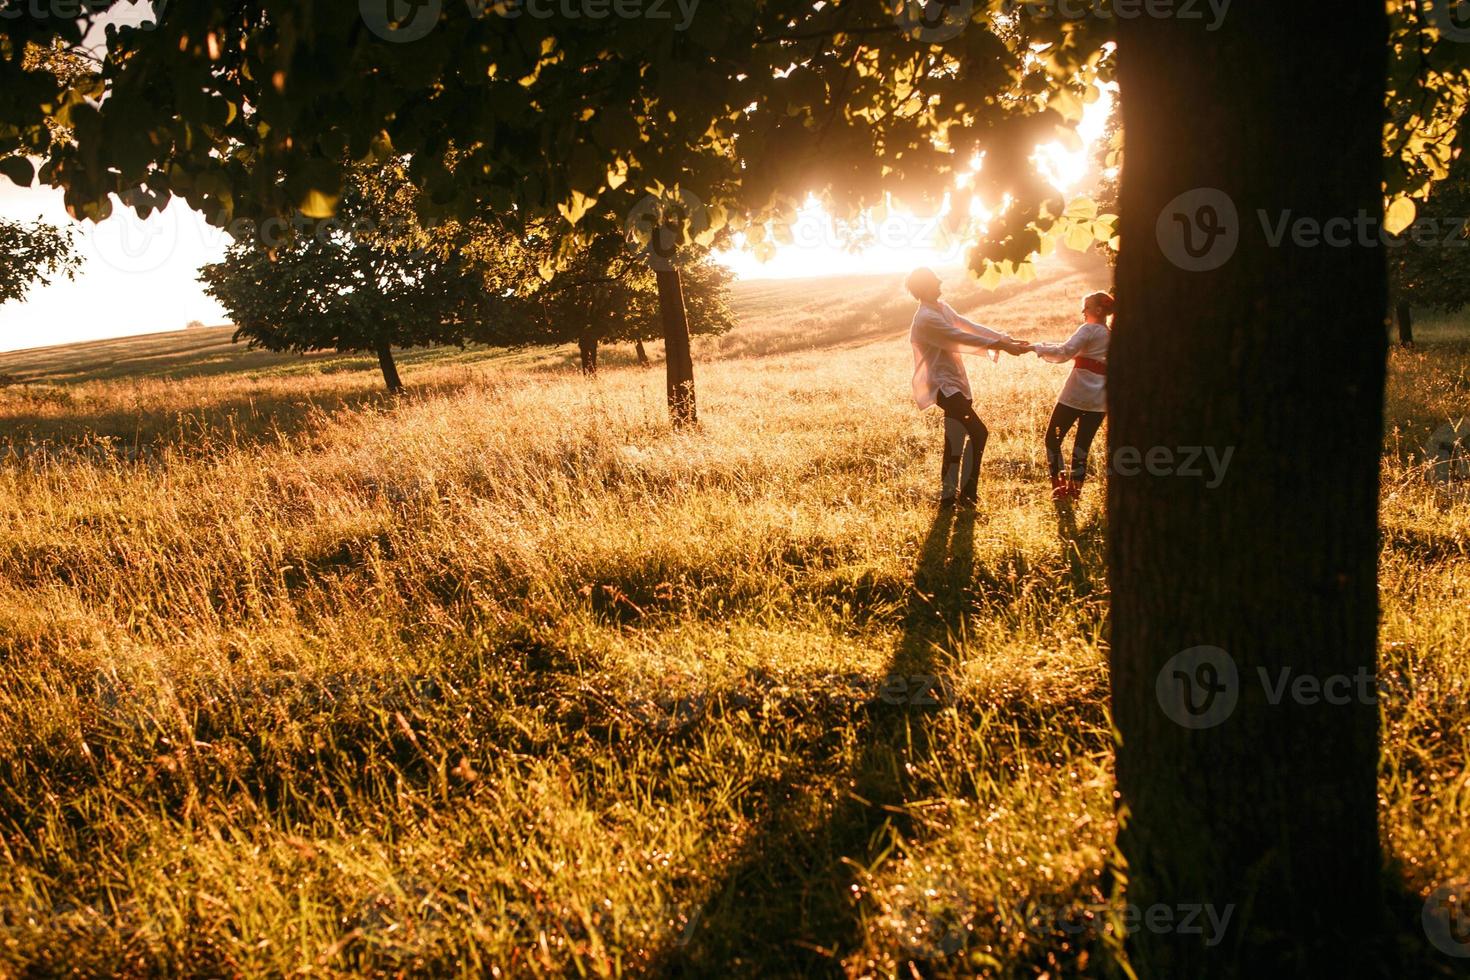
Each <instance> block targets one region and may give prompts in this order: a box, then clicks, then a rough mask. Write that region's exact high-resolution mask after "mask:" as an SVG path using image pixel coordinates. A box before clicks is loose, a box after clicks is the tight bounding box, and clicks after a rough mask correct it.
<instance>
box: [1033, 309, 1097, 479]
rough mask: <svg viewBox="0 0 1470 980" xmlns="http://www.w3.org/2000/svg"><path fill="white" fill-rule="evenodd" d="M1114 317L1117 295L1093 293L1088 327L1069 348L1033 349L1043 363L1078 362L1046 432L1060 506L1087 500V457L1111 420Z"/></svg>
mask: <svg viewBox="0 0 1470 980" xmlns="http://www.w3.org/2000/svg"><path fill="white" fill-rule="evenodd" d="M1112 315H1113V295H1112V294H1111V293H1093V294H1092V295H1091V296H1089V297H1087V299H1086V300H1084V301H1083V303H1082V317H1083V319H1084V320H1085V321H1086V322H1084V323H1083V324H1082V326H1080V327H1078V328H1077V332H1076V333H1074V334H1072V337H1071V339H1070V340H1068V341H1067V342H1066V343H1065V344H1032V345H1031V349H1032V350H1033V351H1035V352H1036V353H1037V355H1038V356H1040V357H1041V359H1042V360H1046V361H1051V362H1053V363H1056V364H1061V363H1063V362H1066V361H1071V362H1072V374H1071V376H1070V377H1068V378H1067V383H1066V385H1065V386H1063V388H1062V394H1061V396H1060V397H1059V398H1058V399H1057V407H1056V409H1055V410H1054V411H1053V412H1052V413H1051V421H1050V422H1049V423H1047V426H1046V465H1047V468H1048V469H1049V470H1050V471H1051V496H1052V499H1053V500H1057V501H1073V500H1077V499H1078V498H1079V497H1081V496H1082V484H1083V483H1084V482H1085V481H1086V480H1087V454H1088V452H1089V451H1090V450H1091V449H1092V440H1093V439H1094V438H1095V437H1096V436H1097V430H1098V429H1099V428H1101V426H1102V424H1103V419H1104V418H1105V417H1106V415H1107V410H1108V402H1107V383H1108V377H1107V375H1108V341H1109V340H1110V339H1111V337H1112V331H1111V329H1110V328H1109V327H1108V318H1109V317H1111V316H1112ZM1074 425H1075V426H1077V440H1076V442H1074V443H1073V444H1072V467H1071V469H1070V470H1067V471H1064V470H1063V468H1062V441H1063V440H1064V439H1065V438H1066V437H1067V432H1068V431H1069V430H1070V429H1071V428H1072V426H1074Z"/></svg>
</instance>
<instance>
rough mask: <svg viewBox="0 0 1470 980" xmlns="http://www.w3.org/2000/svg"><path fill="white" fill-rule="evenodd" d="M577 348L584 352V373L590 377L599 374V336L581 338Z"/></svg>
mask: <svg viewBox="0 0 1470 980" xmlns="http://www.w3.org/2000/svg"><path fill="white" fill-rule="evenodd" d="M577 348H578V349H579V350H580V351H581V354H582V373H583V374H585V375H587V376H588V377H589V378H590V377H595V376H596V374H597V338H596V337H582V338H579V339H578V341H577Z"/></svg>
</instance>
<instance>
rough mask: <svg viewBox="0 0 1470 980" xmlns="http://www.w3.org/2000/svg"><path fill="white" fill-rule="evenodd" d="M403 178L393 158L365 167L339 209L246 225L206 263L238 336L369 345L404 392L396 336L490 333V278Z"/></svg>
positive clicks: (412, 339) (418, 338) (406, 342)
mask: <svg viewBox="0 0 1470 980" xmlns="http://www.w3.org/2000/svg"><path fill="white" fill-rule="evenodd" d="M401 177H402V174H401V171H400V169H399V168H398V166H397V165H396V164H389V165H385V166H384V167H381V168H373V169H371V170H370V171H364V172H361V173H360V174H359V177H358V179H357V180H356V181H355V182H354V184H353V185H352V186H351V187H350V188H349V190H348V191H347V192H346V194H345V195H344V196H343V199H342V202H341V206H340V208H339V210H338V214H337V217H336V218H335V219H332V220H327V221H319V222H310V223H307V224H304V225H303V226H302V227H300V228H297V229H291V230H289V231H290V233H289V234H288V230H287V229H285V228H281V227H280V226H277V227H276V228H274V229H271V228H267V229H265V230H264V232H262V233H258V234H255V235H246V236H243V237H242V238H240V239H238V240H236V241H235V242H234V243H233V244H232V245H231V246H230V248H229V250H228V252H227V253H226V256H225V259H224V261H222V262H218V263H214V264H212V265H208V266H206V267H205V268H204V269H203V271H202V272H201V274H200V279H201V281H203V282H204V283H205V285H206V292H208V293H209V295H211V296H213V297H214V298H215V299H217V300H218V301H219V302H220V304H221V305H222V306H224V307H225V309H226V310H228V311H229V313H230V316H231V318H232V319H233V320H234V323H235V326H236V332H235V339H236V340H237V341H238V340H240V339H241V338H244V339H245V340H247V341H249V343H250V346H252V347H264V348H266V349H268V350H273V351H299V352H303V353H304V352H309V351H319V350H335V351H344V352H349V351H368V352H371V353H373V354H376V355H377V358H378V363H379V366H380V367H381V369H382V372H383V380H384V382H385V383H386V384H387V386H388V390H389V391H391V392H398V391H401V390H402V389H403V382H402V380H401V379H400V377H399V375H398V368H397V364H396V363H395V361H394V359H393V348H394V347H400V348H402V347H421V346H429V345H436V344H458V345H463V344H464V343H465V342H466V341H467V340H470V339H479V338H482V337H484V336H485V335H487V334H488V333H489V332H490V331H491V330H492V329H493V328H492V326H491V320H492V318H493V317H494V316H496V315H497V304H496V302H495V297H494V295H493V288H494V287H493V286H492V285H491V284H490V283H488V282H487V277H486V276H485V275H484V274H483V272H482V270H481V269H480V268H479V267H477V266H476V265H474V264H473V263H471V262H469V261H466V260H465V259H463V258H462V257H461V256H460V255H459V254H458V253H456V252H454V251H453V250H451V249H448V248H445V247H440V246H438V245H436V244H435V243H434V242H433V241H431V240H430V238H429V237H428V236H426V235H424V234H423V232H422V230H421V229H418V228H417V226H416V225H414V224H413V221H412V212H411V210H406V209H404V208H403V207H402V204H403V201H402V198H403V196H404V195H405V194H410V193H411V192H410V191H409V190H408V189H407V188H406V187H405V186H404V185H403V184H402V180H401ZM252 231H256V229H252ZM267 237H270V238H279V239H280V240H279V241H272V242H267V241H265V240H264V239H266V238H267Z"/></svg>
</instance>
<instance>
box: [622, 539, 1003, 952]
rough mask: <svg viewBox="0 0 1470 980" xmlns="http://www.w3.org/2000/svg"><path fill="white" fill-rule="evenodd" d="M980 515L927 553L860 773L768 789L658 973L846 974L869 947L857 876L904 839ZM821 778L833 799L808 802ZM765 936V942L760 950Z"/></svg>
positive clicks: (824, 772)
mask: <svg viewBox="0 0 1470 980" xmlns="http://www.w3.org/2000/svg"><path fill="white" fill-rule="evenodd" d="M974 532H975V515H974V513H973V512H971V511H963V510H962V511H959V512H957V513H956V512H953V511H941V512H940V514H939V515H938V517H937V518H936V519H935V521H934V523H933V525H932V526H931V527H930V529H929V532H928V534H927V536H926V537H925V539H924V543H923V545H922V548H921V550H920V557H919V562H918V565H917V568H916V570H915V575H914V582H913V585H912V588H911V589H910V590H909V598H908V602H907V604H906V606H905V611H904V615H903V625H902V633H901V635H900V638H899V640H898V642H897V644H896V646H895V648H894V650H893V655H892V657H891V658H890V660H889V663H888V667H887V671H886V676H885V677H884V678H882V679H881V680H879V681H878V682H877V689H876V690H875V691H874V692H873V693H872V697H870V698H869V699H868V701H867V703H866V706H865V708H864V710H863V711H862V712H861V714H860V720H859V722H858V724H857V725H855V726H854V728H853V731H852V736H851V737H852V738H853V740H854V741H855V742H856V743H857V744H856V745H852V746H849V747H848V748H849V749H850V751H851V752H853V753H855V754H856V762H855V764H852V765H843V764H842V762H841V761H840V760H841V759H842V758H844V756H843V755H842V751H843V748H844V747H843V746H841V745H837V746H828V747H827V748H828V749H829V751H833V750H834V749H835V751H834V752H833V755H834V757H829V758H827V759H810V760H808V761H809V762H811V763H813V765H814V768H808V769H805V770H800V769H798V771H796V772H794V773H793V774H792V775H791V776H790V777H789V778H785V779H783V780H781V781H780V782H779V783H778V784H777V785H772V786H768V787H767V788H766V804H767V806H768V807H769V810H768V812H767V814H766V816H765V818H764V819H763V821H762V824H761V825H760V826H759V827H758V828H757V829H756V830H755V831H754V832H753V833H752V834H751V835H750V837H749V839H748V842H747V843H746V844H745V845H744V846H743V848H742V850H741V852H740V853H739V854H737V855H736V856H735V858H734V860H733V861H732V862H731V870H730V871H729V872H728V873H727V874H726V875H725V876H724V878H723V879H722V880H721V881H720V883H719V884H718V885H717V887H716V888H715V889H714V890H713V893H712V895H713V897H712V898H711V899H710V900H709V902H708V903H707V904H706V906H705V907H704V908H703V909H702V910H701V912H700V915H699V917H698V920H697V921H696V923H695V925H694V927H693V928H691V929H690V930H689V931H688V933H687V934H686V936H685V938H684V941H683V942H684V944H683V945H681V946H678V947H675V948H672V949H670V950H668V951H667V952H666V954H665V956H664V957H663V959H662V961H661V962H658V963H656V964H654V969H653V970H652V971H651V972H653V973H654V974H657V975H669V976H790V975H803V976H813V975H816V976H820V975H840V974H841V972H842V969H841V963H842V959H843V957H844V956H845V955H846V954H847V953H849V952H851V951H852V950H853V949H854V948H856V946H857V944H858V943H859V942H860V940H861V936H860V933H859V922H858V916H857V911H858V909H857V904H856V900H855V898H854V891H853V889H854V885H855V884H856V883H857V881H858V877H859V872H860V871H861V870H862V869H865V868H868V867H870V866H872V865H873V864H874V863H875V862H876V861H877V860H878V859H879V858H880V857H881V855H882V854H883V852H884V850H885V845H886V842H887V841H888V840H889V837H890V834H891V832H893V831H895V830H896V831H899V832H902V831H903V830H904V829H905V821H906V817H905V813H906V811H905V809H904V803H905V802H906V801H907V800H908V799H909V798H910V796H911V794H910V792H909V790H910V779H909V777H908V776H907V767H906V762H907V761H908V760H909V759H911V758H914V757H918V756H922V754H923V753H924V751H925V748H926V746H927V745H928V741H929V738H930V729H931V727H932V724H933V721H934V719H935V718H936V717H937V715H938V712H939V710H940V706H941V704H942V703H943V700H944V694H943V687H942V683H943V682H942V678H943V677H944V675H945V673H946V671H947V670H948V668H950V667H951V666H952V664H953V654H952V653H951V650H952V648H953V643H952V641H953V639H954V637H956V636H957V635H958V634H960V633H961V632H962V631H963V629H964V625H963V620H964V616H965V610H966V609H967V607H968V606H969V604H970V603H969V598H970V589H971V582H972V580H973V574H974ZM822 777H826V778H828V779H831V778H833V777H835V781H836V782H837V783H838V784H839V785H840V786H841V787H843V792H842V793H841V795H840V796H839V797H838V798H836V799H832V798H830V796H827V795H825V794H821V793H814V792H810V791H808V785H809V784H811V783H816V782H818V781H819V779H821V778H822ZM755 937H759V939H756V938H755Z"/></svg>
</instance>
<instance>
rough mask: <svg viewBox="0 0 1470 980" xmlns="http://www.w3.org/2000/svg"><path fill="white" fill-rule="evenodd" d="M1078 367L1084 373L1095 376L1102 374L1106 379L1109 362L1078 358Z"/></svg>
mask: <svg viewBox="0 0 1470 980" xmlns="http://www.w3.org/2000/svg"><path fill="white" fill-rule="evenodd" d="M1077 366H1078V367H1079V368H1081V369H1082V370H1084V371H1091V372H1092V373H1093V374H1101V375H1103V376H1104V377H1106V376H1107V373H1108V362H1107V361H1095V360H1093V359H1092V358H1090V357H1079V358H1077Z"/></svg>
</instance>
